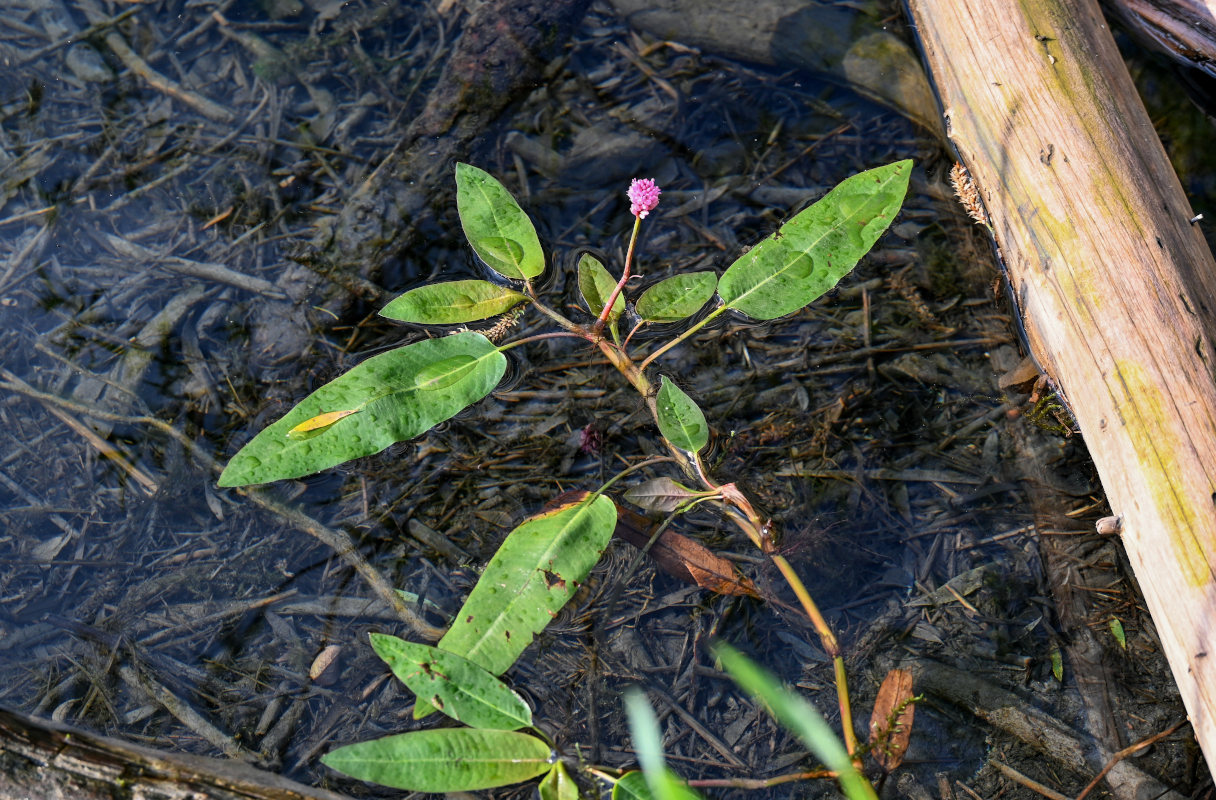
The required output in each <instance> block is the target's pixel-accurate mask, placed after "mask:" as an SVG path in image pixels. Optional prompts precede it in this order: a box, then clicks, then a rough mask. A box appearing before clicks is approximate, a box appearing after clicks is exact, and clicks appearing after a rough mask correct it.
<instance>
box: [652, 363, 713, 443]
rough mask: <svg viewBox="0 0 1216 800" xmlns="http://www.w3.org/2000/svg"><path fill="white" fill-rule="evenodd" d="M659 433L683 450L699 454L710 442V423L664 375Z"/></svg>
mask: <svg viewBox="0 0 1216 800" xmlns="http://www.w3.org/2000/svg"><path fill="white" fill-rule="evenodd" d="M656 409H657V411H658V418H659V432H660V433H662V434H663V438H665V439H666V440H667V441H669V442H671V443H672V444H673V445H675V446H676V447H678V448H680V449H681V450H687V451H689V452H691V453H696V452H697V451H699V450H700V449H701V448H702V447H704V446H705V445H706V444H708V443H709V424H708V423H706V421H705V414H703V413H702V412H701V409H700V407H698V406H697V404H696V403H695V402H693V399H692V398H691V397H689V396H688V395H686V394H685V393H684V391H683V390H682V389H681V388H680V387H679V386H676V385H675V384H674V383H672V381H671V379H670V378H668V377H667V376H666V375H664V376H663V379H662V383H661V384H660V386H659V394H658V397H657V398H656Z"/></svg>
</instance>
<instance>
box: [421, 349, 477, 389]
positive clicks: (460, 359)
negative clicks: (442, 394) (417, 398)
mask: <svg viewBox="0 0 1216 800" xmlns="http://www.w3.org/2000/svg"><path fill="white" fill-rule="evenodd" d="M479 363H480V361H479V360H478V359H477V358H476V357H475V356H471V355H469V354H468V353H457V354H456V355H454V356H451V357H450V358H445V359H443V360H442V361H436V362H435V363H434V364H427V365H426V366H425V367H423V368H422V369H420V370H418V374H417V375H415V376H414V385H415V386H417V387H418V389H420V390H421V391H424V392H433V391H435V390H437V389H446V388H448V387H449V386H452V385H454V384H455V383H457V382H458V381H459V380H460V379H461V378H463V377H464V376H465V375H468V374H469V373H470V372H472V371H473V370H474V369H476V368H477V365H478V364H479Z"/></svg>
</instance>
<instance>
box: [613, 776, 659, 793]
mask: <svg viewBox="0 0 1216 800" xmlns="http://www.w3.org/2000/svg"><path fill="white" fill-rule="evenodd" d="M612 800H653V796H652V795H651V794H650V787H649V786H647V785H646V776H645V775H643V774H642V773H641V772H639V771H638V770H634V771H633V772H626V773H625V774H624V775H622V776H621V777H620V778H618V779H617V782H616V783H615V784H614V785H613V787H612Z"/></svg>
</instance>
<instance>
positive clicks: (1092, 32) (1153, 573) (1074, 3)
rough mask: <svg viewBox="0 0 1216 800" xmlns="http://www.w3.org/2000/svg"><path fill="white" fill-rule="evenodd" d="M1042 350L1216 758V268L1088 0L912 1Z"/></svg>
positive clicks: (951, 121) (955, 135) (956, 132)
mask: <svg viewBox="0 0 1216 800" xmlns="http://www.w3.org/2000/svg"><path fill="white" fill-rule="evenodd" d="M909 6H910V9H911V11H912V15H913V19H914V21H915V23H916V26H917V27H918V29H919V36H920V37H921V43H922V46H923V48H924V52H925V55H926V59H927V62H928V64H929V68H930V72H931V73H932V77H933V80H934V82H935V83H936V86H937V89H938V93H939V96H940V98H941V101H942V104H943V106H944V114H945V117H946V120H947V131H948V133H949V136H950V138H951V140H952V141H953V142H954V144H955V145H956V146H957V148H958V151H959V153H960V156H961V158H962V161H963V162H964V163H965V164H966V166H967V167H968V168H969V169H970V171H971V175H972V177H973V178H974V180H975V182H976V185H977V186H978V188H979V191H980V194H981V197H982V199H983V201H984V203H985V205H986V206H987V209H988V212H989V214H990V216H991V220H992V225H993V228H994V233H995V236H996V241H997V244H998V245H999V247H1000V250H1001V253H1002V256H1003V260H1004V264H1005V268H1006V270H1007V272H1008V277H1009V280H1010V283H1011V285H1012V287H1013V291H1014V295H1015V297H1016V299H1017V302H1018V305H1019V306H1020V309H1019V311H1020V314H1021V315H1022V318H1023V322H1024V325H1025V328H1026V331H1027V334H1028V338H1029V341H1030V344H1031V348H1032V350H1033V353H1034V355H1035V357H1036V358H1037V359H1038V361H1039V363H1040V364H1041V366H1042V367H1043V369H1044V370H1045V371H1046V373H1047V374H1048V376H1049V377H1050V378H1051V379H1052V380H1053V381H1055V382H1056V384H1057V385H1058V386H1059V388H1060V391H1061V393H1062V395H1063V396H1064V397H1065V399H1066V400H1067V402H1068V404H1069V406H1070V408H1071V409H1072V411H1073V413H1074V415H1075V417H1076V420H1077V423H1078V425H1079V426H1080V429H1081V432H1082V434H1083V435H1084V437H1085V442H1086V444H1087V445H1088V447H1089V450H1090V453H1091V454H1092V456H1093V460H1094V463H1095V464H1096V466H1097V468H1098V472H1099V474H1100V475H1101V478H1102V483H1103V486H1104V488H1105V490H1106V493H1107V496H1108V498H1109V501H1110V504H1111V506H1112V508H1113V510H1114V513H1116V514H1118V515H1121V517H1122V521H1123V525H1122V531H1123V541H1124V544H1125V547H1126V549H1127V553H1128V556H1129V558H1130V560H1131V563H1132V566H1133V568H1134V570H1135V572H1136V576H1137V578H1138V579H1139V582H1140V586H1141V588H1142V589H1143V592H1144V596H1145V600H1146V601H1147V603H1148V606H1149V610H1150V611H1151V612H1152V615H1153V619H1154V621H1155V622H1156V625H1157V628H1158V632H1159V634H1160V639H1161V643H1162V646H1163V648H1164V650H1165V653H1166V656H1167V657H1168V659H1169V662H1170V665H1171V667H1172V669H1173V671H1174V676H1175V678H1176V679H1177V681H1178V687H1179V690H1180V692H1181V694H1182V698H1183V701H1184V702H1185V704H1186V707H1187V710H1188V712H1189V713H1190V716H1191V721H1192V723H1193V725H1194V728H1195V732H1196V735H1197V737H1198V739H1199V742H1200V744H1201V745H1202V747H1203V750H1204V752H1205V754H1206V755H1207V757H1208V761H1209V763H1216V668H1214V667H1213V661H1214V660H1216V581H1214V580H1213V566H1214V565H1216V465H1214V463H1213V461H1214V460H1216V371H1214V364H1216V353H1214V352H1213V341H1212V338H1213V332H1214V331H1216V289H1214V286H1216V263H1214V262H1213V259H1212V255H1211V253H1210V252H1209V250H1208V248H1207V246H1206V245H1205V244H1204V241H1203V238H1202V236H1201V235H1200V233H1199V231H1198V230H1197V228H1196V227H1195V225H1194V224H1193V223H1192V222H1191V218H1192V216H1193V212H1192V210H1191V208H1190V206H1189V204H1188V202H1187V200H1186V198H1185V196H1184V195H1183V192H1182V188H1181V186H1180V185H1179V182H1178V179H1177V177H1176V176H1175V174H1174V171H1173V169H1172V168H1171V166H1170V163H1169V160H1168V159H1167V157H1166V154H1165V152H1164V150H1163V148H1162V146H1161V143H1160V141H1159V140H1158V138H1157V135H1156V133H1155V132H1154V130H1153V127H1152V125H1151V123H1150V121H1149V119H1148V116H1147V114H1146V113H1145V111H1144V107H1143V104H1142V103H1141V101H1140V99H1139V96H1138V95H1137V94H1136V90H1135V87H1134V86H1133V84H1132V81H1131V78H1130V77H1129V75H1128V73H1127V70H1126V68H1125V66H1124V64H1123V62H1122V60H1121V58H1120V56H1119V53H1118V51H1117V50H1116V48H1115V44H1114V40H1113V39H1112V37H1111V35H1110V31H1109V30H1108V28H1107V26H1106V23H1105V21H1104V20H1103V18H1102V15H1101V13H1100V11H1099V9H1098V7H1097V4H1096V3H1095V2H1092V0H1024V1H1023V2H1010V1H1006V2H999V1H998V0H968V2H961V0H910V3H909Z"/></svg>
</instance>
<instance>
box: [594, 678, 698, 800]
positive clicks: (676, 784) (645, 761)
mask: <svg viewBox="0 0 1216 800" xmlns="http://www.w3.org/2000/svg"><path fill="white" fill-rule="evenodd" d="M625 711H626V712H627V714H628V716H629V733H630V735H631V736H632V737H633V749H634V750H636V751H637V754H638V761H639V762H641V764H642V772H643V774H644V775H645V776H646V787H647V788H648V789H650V795H651V797H653V798H654V800H700V798H701V795H699V794H698V793H697V792H696V790H694V789H692V788H690V787H689V786H688V784H686V783H684V781H682V780H680V779H679V778H678V777H677V776H676V774H675V773H674V772H672V771H671V770H670V769H668V768H667V764H666V761H665V759H664V757H663V741H662V734H661V733H660V732H659V720H658V718H657V717H656V716H655V715H654V709H652V708H651V707H650V702H649V701H648V700H647V699H646V695H645V694H643V693H642V690H641V689H639V688H637V687H636V686H635V687H633V688H631V689H629V690H628V691H627V692H626V693H625ZM613 797H614V798H615V797H616V791H615V789H614V790H613Z"/></svg>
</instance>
